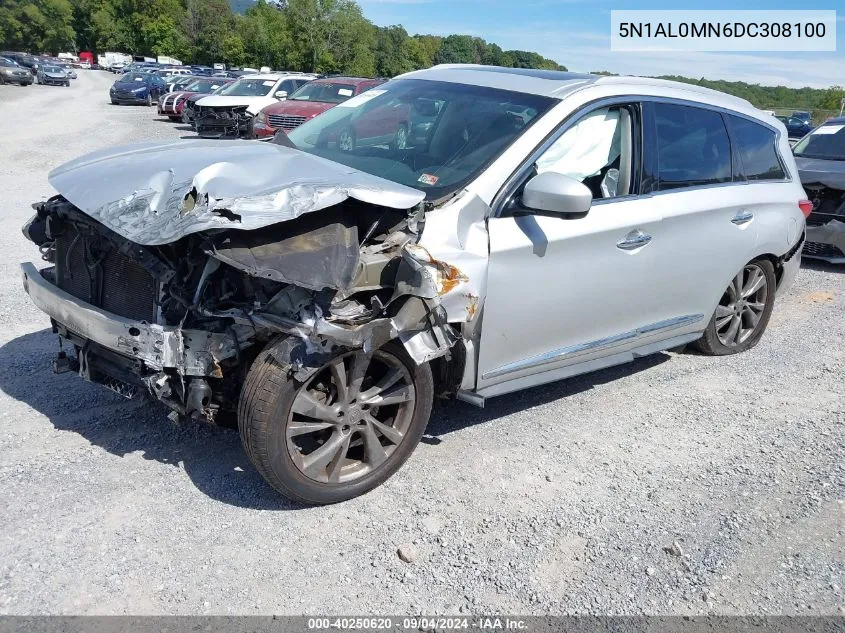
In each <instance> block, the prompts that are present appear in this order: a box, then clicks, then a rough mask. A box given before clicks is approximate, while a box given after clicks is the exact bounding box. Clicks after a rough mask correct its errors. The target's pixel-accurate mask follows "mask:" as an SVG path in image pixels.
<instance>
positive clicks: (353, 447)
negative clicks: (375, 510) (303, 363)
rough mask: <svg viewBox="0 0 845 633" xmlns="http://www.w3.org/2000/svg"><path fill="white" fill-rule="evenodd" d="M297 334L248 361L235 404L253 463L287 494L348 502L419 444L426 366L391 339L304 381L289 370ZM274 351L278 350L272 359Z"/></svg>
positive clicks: (427, 400) (426, 408)
mask: <svg viewBox="0 0 845 633" xmlns="http://www.w3.org/2000/svg"><path fill="white" fill-rule="evenodd" d="M299 345H302V344H301V343H300V342H298V341H293V342H292V341H291V340H290V339H286V340H283V341H280V342H279V343H277V344H275V345H271V347H269V348H268V349H267V350H265V351H264V352H262V353H261V354H260V355H259V356H258V358H257V359H256V360H255V362H254V363H253V366H252V368H251V369H250V371H249V373H248V374H247V377H246V380H245V381H244V386H243V390H242V391H241V398H240V403H239V405H238V427H239V429H240V434H241V440H242V442H243V444H244V448H245V450H246V453H247V455H248V456H249V459H250V461H251V462H252V463H253V465H254V466H255V467H256V469H257V470H258V472H259V473H261V475H262V476H263V477H264V478H265V479H266V480H267V482H268V483H269V484H270V485H271V486H273V488H275V489H276V490H277V491H279V492H280V493H282V494H283V495H285V496H287V497H289V498H291V499H295V500H297V501H300V502H303V503H309V504H326V503H336V502H339V501H345V500H347V499H351V498H353V497H357V496H358V495H361V494H364V493H365V492H368V491H369V490H372V489H373V488H375V487H376V486H378V485H380V484H382V483H383V482H384V481H386V480H387V479H388V478H389V477H390V476H391V475H392V474H393V473H394V472H396V470H398V469H399V467H400V466H401V465H402V464H403V463H404V462H405V460H407V459H408V457H409V456H410V454H411V452H412V451H413V450H414V448H415V447H416V446H417V444H418V443H419V440H420V437H422V434H423V431H424V430H425V427H426V424H427V423H428V418H429V415H430V414H431V405H432V401H433V397H434V384H433V379H432V374H431V369H430V367H429V366H428V365H427V364H426V365H416V364H415V363H414V362H413V360H411V358H410V357H409V356H408V355H407V353H406V352H405V349H404V348H403V347H402V346H401V345H399V344H397V343H388V344H387V345H385V346H384V347H382V348H380V349H378V350H376V351H374V352H372V353H365V352H363V351H362V350H355V351H349V352H345V353H340V354H338V355H336V356H334V357H332V358H328V359H327V360H326V362H325V363H324V365H323V366H322V367H321V368H320V369H319V370H317V371H316V372H314V373H313V374H311V376H310V377H309V378H307V379H306V380H305V381H304V382H298V381H297V380H295V379H294V378H293V377H292V376H290V375H289V371H288V367H287V364H286V363H284V362H282V363H280V362H279V361H278V360H276V358H277V357H278V356H281V357H283V358H285V359H286V358H289V357H290V356H296V355H297V354H298V353H299V352H298V351H297V346H299ZM277 355H278V356H277Z"/></svg>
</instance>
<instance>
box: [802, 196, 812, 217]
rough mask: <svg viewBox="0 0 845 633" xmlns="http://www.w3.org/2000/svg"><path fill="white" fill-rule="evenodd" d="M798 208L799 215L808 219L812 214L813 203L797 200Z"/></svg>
mask: <svg viewBox="0 0 845 633" xmlns="http://www.w3.org/2000/svg"><path fill="white" fill-rule="evenodd" d="M798 208H799V209H801V213H803V214H804V217H805V218H808V217H810V214H811V213H812V212H813V202H812V200H799V201H798Z"/></svg>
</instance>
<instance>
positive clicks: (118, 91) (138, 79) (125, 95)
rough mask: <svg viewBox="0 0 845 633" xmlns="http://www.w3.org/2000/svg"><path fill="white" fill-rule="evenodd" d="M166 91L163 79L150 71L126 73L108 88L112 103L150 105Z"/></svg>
mask: <svg viewBox="0 0 845 633" xmlns="http://www.w3.org/2000/svg"><path fill="white" fill-rule="evenodd" d="M166 91H167V88H166V86H165V84H164V79H162V78H161V77H159V76H158V75H154V74H152V73H126V74H125V75H123V76H122V77H121V78H120V79H118V80H117V81H115V82H114V84H113V85H112V87H111V89H110V90H109V97H110V98H111V102H112V103H113V104H130V105H131V104H141V105H147V106H152V105H153V104H154V103H156V101H157V100H158V98H159V97H160V96H161V95H163V94H164V93H165V92H166Z"/></svg>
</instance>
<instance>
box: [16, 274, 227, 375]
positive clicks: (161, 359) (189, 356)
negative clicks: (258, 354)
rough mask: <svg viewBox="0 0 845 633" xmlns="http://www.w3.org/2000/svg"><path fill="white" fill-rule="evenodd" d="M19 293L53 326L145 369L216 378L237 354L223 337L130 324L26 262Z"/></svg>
mask: <svg viewBox="0 0 845 633" xmlns="http://www.w3.org/2000/svg"><path fill="white" fill-rule="evenodd" d="M21 273H22V275H23V288H24V290H25V291H26V293H27V294H28V295H29V297H30V299H32V302H33V303H34V304H35V305H36V307H38V308H39V309H40V310H41V311H42V312H44V313H46V314H47V315H48V316H49V317H50V318H51V319H52V320H53V321H54V324H57V325H60V326H63V328H64V329H67V330H69V331H70V332H72V333H73V334H75V335H77V337H78V338H82V339H84V340H86V341H92V342H94V343H96V344H98V345H100V346H102V347H104V348H106V349H108V350H111V351H112V352H115V353H116V354H120V355H121V356H123V357H125V358H131V359H134V360H137V361H140V362H141V363H143V367H144V368H146V369H149V370H151V371H152V370H158V371H160V370H162V369H166V368H171V369H175V370H177V371H178V373H180V374H182V375H186V376H213V377H220V376H221V370H220V365H219V360H220V359H223V358H229V357H231V356H234V355H235V354H236V352H237V350H236V348H235V342H234V340H233V339H232V338H231V337H230V336H229V335H227V334H220V333H212V332H206V331H204V330H185V329H181V328H178V327H175V326H164V325H158V324H155V323H147V322H145V321H133V320H131V319H126V318H124V317H121V316H118V315H116V314H112V313H110V312H106V311H105V310H102V309H100V308H98V307H96V306H93V305H91V304H90V303H86V302H84V301H82V300H80V299H77V298H76V297H74V296H73V295H71V294H69V293H67V292H65V291H64V290H62V289H61V288H58V287H57V286H54V285H53V284H52V283H50V282H49V281H48V280H47V279H45V278H44V276H43V275H42V274H41V272H40V271H39V270H38V269H36V268H35V266H34V265H33V264H31V263H29V262H26V263H23V264H21Z"/></svg>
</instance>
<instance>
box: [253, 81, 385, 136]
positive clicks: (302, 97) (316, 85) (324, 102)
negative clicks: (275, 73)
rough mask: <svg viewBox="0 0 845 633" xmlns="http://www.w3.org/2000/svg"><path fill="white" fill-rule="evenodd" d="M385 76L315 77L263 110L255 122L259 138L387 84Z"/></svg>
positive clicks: (289, 128) (306, 119) (289, 129)
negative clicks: (368, 77) (379, 77)
mask: <svg viewBox="0 0 845 633" xmlns="http://www.w3.org/2000/svg"><path fill="white" fill-rule="evenodd" d="M384 82H385V80H384V79H364V78H361V77H332V78H330V79H315V80H314V81H311V82H308V83H307V84H305V85H304V86H302V87H301V88H300V89H299V90H297V91H296V92H294V93H293V94H292V95H290V96H289V97H288V98H287V99H286V100H284V101H280V102H279V103H273V104H271V105H268V106H267V107H265V108H264V109H263V110H261V112H259V113H258V114H257V115H256V117H255V119H253V122H252V132H253V135H254V136H255V138H267V137H270V136H273V135H274V134H275V133H276V132H277V131H278V130H284V131H285V132H289V131H291V130H292V129H294V128H295V127H298V126H300V125H302V124H303V123H305V122H306V121H308V120H309V119H313V118H314V117H315V116H317V115H318V114H321V113H323V112H325V111H326V110H329V109H331V108H333V107H335V106H336V105H337V104H338V103H343V102H344V101H346V100H347V99H350V98H352V97H354V96H355V95H359V94H361V93H362V92H366V91H367V90H369V89H370V88H373V87H375V86H378V85H379V84H383V83H384Z"/></svg>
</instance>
